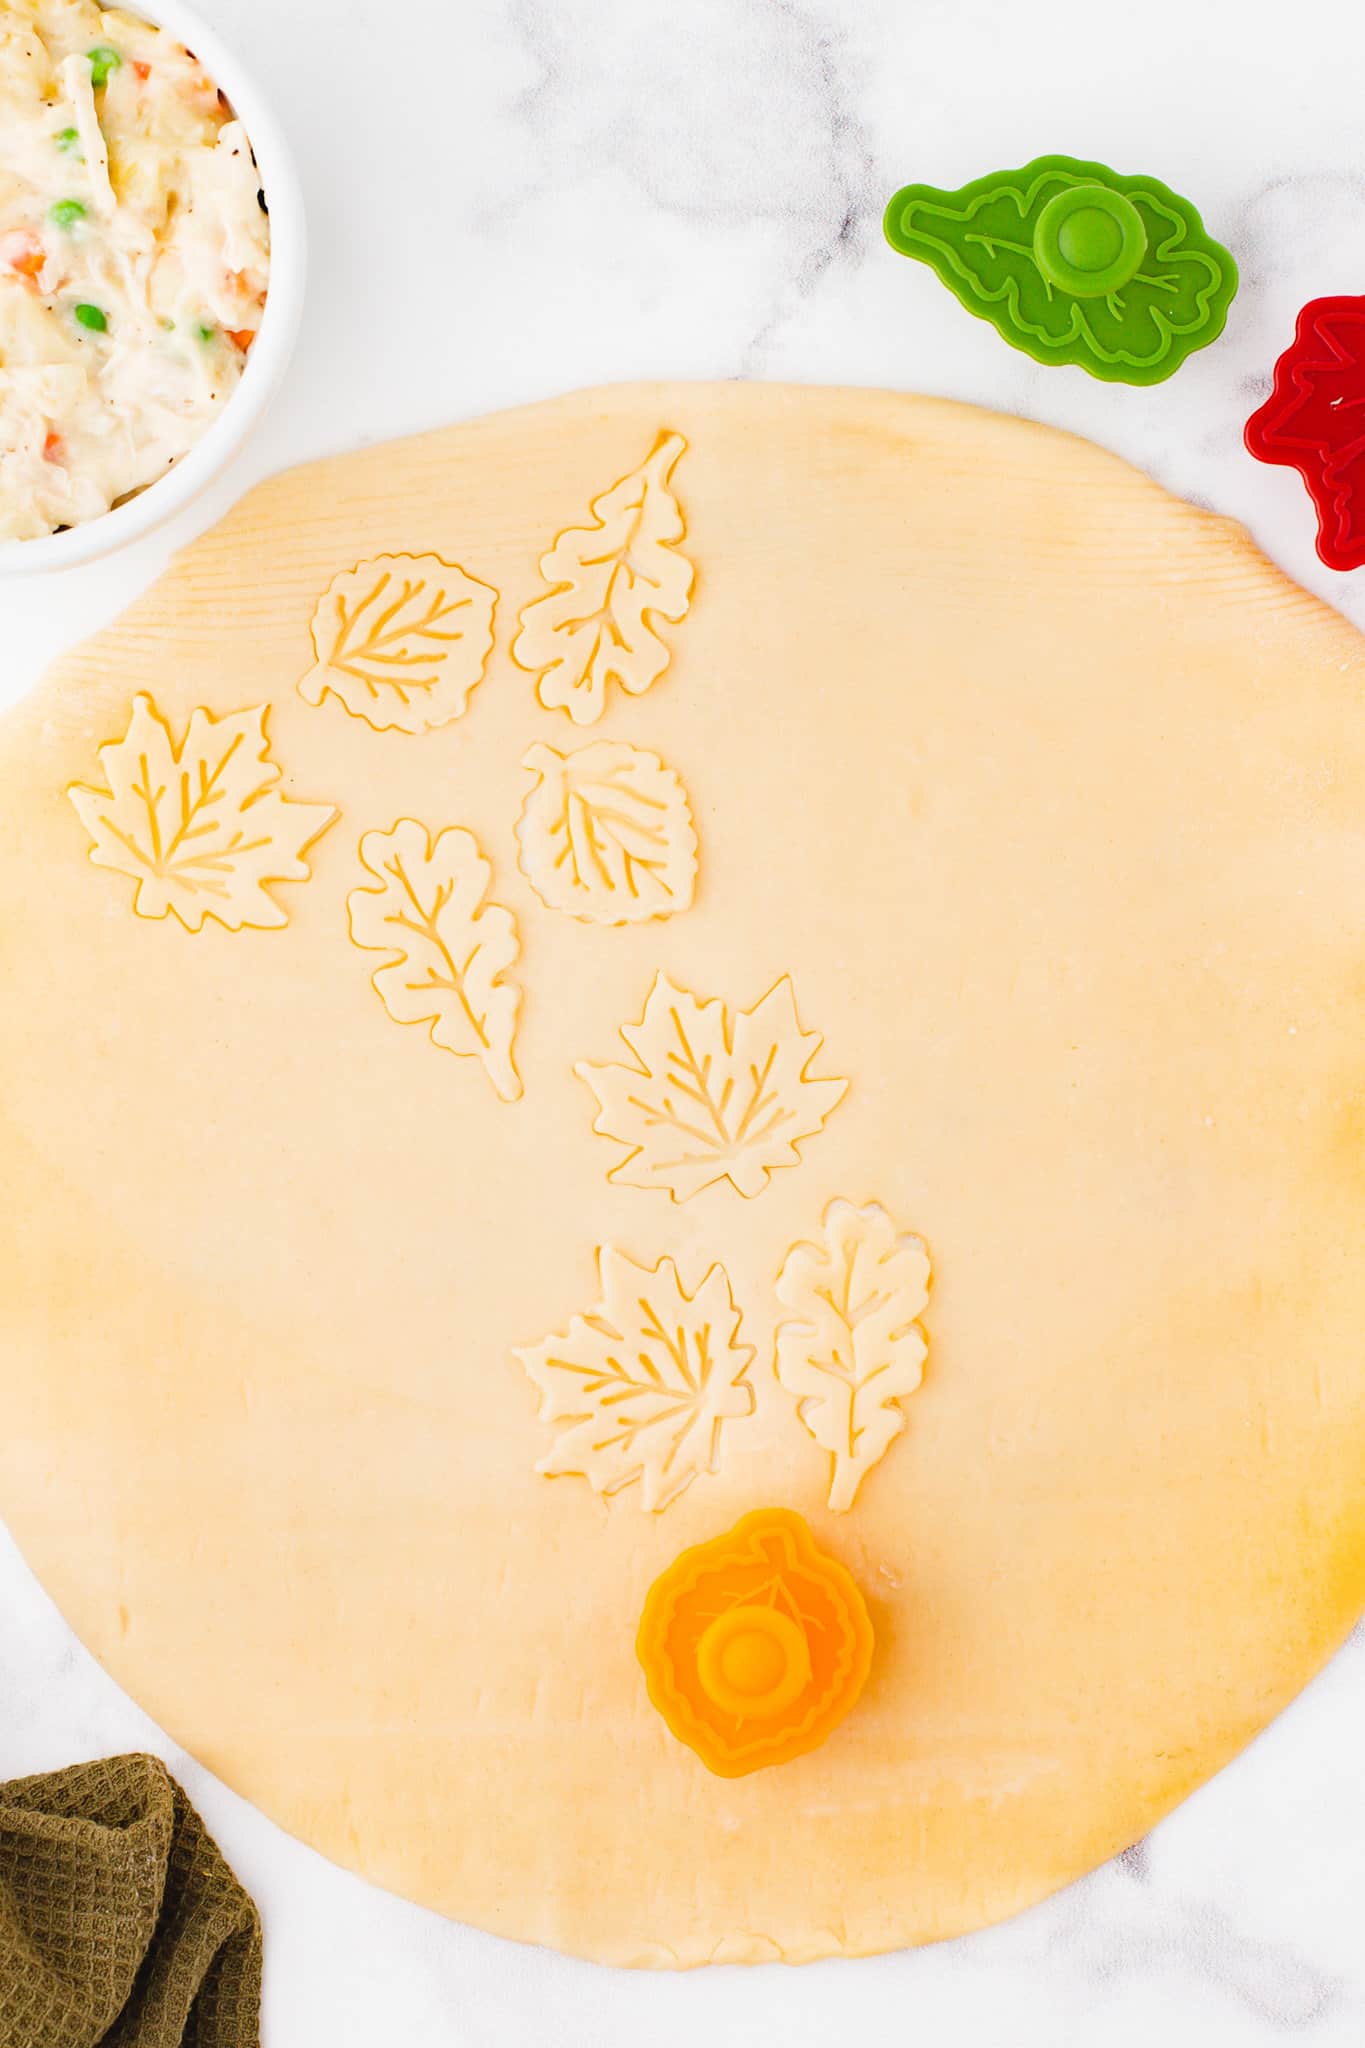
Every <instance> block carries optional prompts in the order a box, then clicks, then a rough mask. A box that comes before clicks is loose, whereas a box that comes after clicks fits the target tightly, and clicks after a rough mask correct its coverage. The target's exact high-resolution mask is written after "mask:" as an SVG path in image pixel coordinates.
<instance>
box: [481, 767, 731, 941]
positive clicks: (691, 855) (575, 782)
mask: <svg viewBox="0 0 1365 2048" xmlns="http://www.w3.org/2000/svg"><path fill="white" fill-rule="evenodd" d="M522 766H523V767H524V768H529V769H530V770H531V771H532V773H533V774H534V775H536V776H537V777H538V778H539V779H538V781H537V784H536V787H535V788H534V789H533V790H532V791H531V793H530V795H529V796H528V797H527V799H526V803H525V805H524V807H523V809H522V813H521V818H520V820H519V822H518V824H517V843H518V846H519V847H520V853H521V870H522V873H523V874H524V875H525V876H526V879H527V881H528V882H529V883H530V884H531V887H532V888H533V889H534V890H535V892H536V894H537V896H539V898H540V900H541V902H542V903H544V904H546V905H548V907H549V908H550V909H551V910H563V911H566V912H567V913H568V915H569V916H570V917H576V918H578V919H579V920H580V921H581V922H583V923H585V924H611V925H622V924H644V923H647V922H648V921H649V919H651V918H656V917H672V916H674V915H675V914H676V913H677V912H678V911H680V910H686V909H687V907H688V905H689V904H690V903H691V901H692V888H693V884H694V882H695V880H696V873H697V834H696V829H695V827H694V826H693V823H692V812H691V809H690V807H689V805H688V801H687V792H686V790H685V789H684V788H683V785H682V783H681V782H680V781H679V779H678V777H677V776H676V775H675V774H674V772H673V770H672V769H671V768H666V767H665V766H664V764H663V762H662V761H661V760H660V759H659V757H658V755H657V754H650V753H646V752H645V751H644V749H643V748H641V747H628V746H625V745H623V744H621V743H620V742H619V741H616V740H594V741H593V742H592V744H591V745H590V746H586V747H579V748H577V749H576V751H575V752H573V753H571V754H561V753H559V752H558V751H557V750H556V749H555V748H554V747H547V746H543V745H539V744H537V745H536V746H533V747H531V748H530V749H529V750H528V751H527V753H526V754H525V755H524V756H523V758H522Z"/></svg>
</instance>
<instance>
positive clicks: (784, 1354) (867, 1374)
mask: <svg viewBox="0 0 1365 2048" xmlns="http://www.w3.org/2000/svg"><path fill="white" fill-rule="evenodd" d="M777 1294H778V1299H779V1300H780V1301H781V1302H782V1304H783V1306H784V1308H789V1309H791V1310H793V1311H794V1312H795V1314H796V1316H797V1318H798V1320H797V1321H795V1322H788V1323H782V1324H780V1325H779V1327H778V1332H777V1377H778V1379H779V1381H780V1382H781V1384H782V1385H783V1386H784V1387H785V1388H786V1389H787V1391H788V1393H791V1394H795V1395H796V1397H797V1402H798V1408H797V1413H798V1414H799V1415H800V1417H801V1420H802V1422H803V1423H804V1424H805V1426H806V1428H807V1429H808V1430H809V1431H810V1433H811V1435H812V1436H813V1437H814V1439H815V1441H816V1443H817V1444H819V1445H820V1447H821V1449H822V1450H826V1451H828V1452H829V1453H830V1456H831V1458H832V1460H833V1468H832V1471H831V1475H830V1488H829V1504H830V1507H831V1508H832V1509H833V1510H834V1511H835V1513H836V1514H842V1513H843V1512H845V1511H846V1510H847V1509H848V1508H851V1507H852V1506H853V1503H854V1501H855V1500H856V1499H857V1495H858V1488H859V1487H860V1486H861V1485H862V1482H863V1480H864V1478H865V1477H866V1476H867V1474H868V1473H869V1472H870V1471H871V1470H872V1467H873V1466H874V1465H875V1464H876V1463H877V1462H878V1460H879V1459H881V1458H883V1457H884V1456H885V1455H886V1452H887V1451H888V1450H889V1449H890V1447H891V1445H892V1444H893V1443H894V1442H895V1440H896V1438H897V1437H898V1436H899V1435H900V1433H901V1431H902V1430H903V1429H904V1428H905V1412H904V1409H903V1408H902V1407H901V1403H902V1402H903V1401H904V1400H905V1399H906V1398H907V1397H908V1396H909V1395H910V1394H913V1393H914V1392H915V1389H916V1388H917V1387H918V1386H919V1384H920V1381H921V1379H922V1378H923V1376H924V1361H925V1358H926V1357H927V1355H928V1349H929V1347H928V1344H927V1342H926V1340H925V1335H924V1331H923V1329H922V1328H921V1327H920V1324H919V1322H918V1321H917V1320H916V1318H917V1317H918V1316H920V1315H921V1314H922V1313H923V1311H924V1309H925V1307H926V1306H927V1305H928V1301H929V1254H928V1252H927V1251H926V1250H925V1248H924V1245H923V1244H922V1243H921V1241H920V1240H919V1238H917V1237H903V1236H901V1235H899V1233H898V1232H897V1230H896V1226H895V1224H894V1223H893V1222H892V1220H891V1218H890V1216H889V1215H888V1214H887V1212H886V1210H885V1209H883V1208H882V1206H881V1204H880V1203H879V1202H869V1203H867V1205H866V1206H865V1207H864V1208H861V1209H860V1208H857V1207H855V1205H854V1204H853V1203H852V1202H843V1201H837V1202H831V1203H830V1205H829V1207H828V1208H827V1209H826V1211H825V1215H824V1224H823V1235H822V1237H821V1239H820V1241H819V1243H817V1244H798V1245H793V1247H792V1249H791V1250H790V1251H789V1252H788V1254H787V1257H786V1261H785V1263H784V1265H783V1267H782V1271H781V1273H780V1274H779V1276H778V1281H777Z"/></svg>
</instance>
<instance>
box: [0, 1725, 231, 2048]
mask: <svg viewBox="0 0 1365 2048" xmlns="http://www.w3.org/2000/svg"><path fill="white" fill-rule="evenodd" d="M260 2012H261V1923H260V1920H259V1918H258V1916H257V1913H256V1908H255V1906H254V1905H253V1904H252V1902H251V1900H250V1899H249V1898H248V1897H247V1894H246V1893H245V1892H244V1891H243V1890H242V1887H241V1886H240V1885H239V1884H238V1882H237V1880H236V1878H235V1877H234V1876H233V1874H232V1872H231V1871H230V1870H229V1869H228V1866H227V1864H226V1863H225V1862H224V1860H223V1856H222V1853H221V1851H220V1850H219V1849H218V1847H217V1845H216V1843H215V1842H214V1841H213V1840H212V1839H211V1837H210V1836H209V1834H208V1831H207V1830H206V1828H205V1826H204V1823H203V1822H202V1821H201V1820H200V1818H199V1816H198V1814H197V1813H196V1812H195V1810H194V1808H193V1807H192V1806H191V1805H190V1802H189V1800H188V1799H187V1798H186V1797H185V1795H184V1793H183V1792H182V1791H181V1789H180V1787H179V1786H178V1785H177V1784H176V1782H175V1780H174V1779H173V1778H172V1777H171V1775H170V1773H169V1772H168V1771H167V1769H166V1767H165V1765H164V1764H162V1763H160V1762H159V1761H158V1759H157V1758H156V1757H154V1756H118V1757H111V1758H109V1759H108V1760H107V1761H106V1762H103V1763H94V1764H74V1765H73V1766H72V1767H71V1768H70V1769H69V1770H65V1771H52V1772H49V1773H48V1774H46V1775H45V1776H43V1777H38V1778H16V1779H15V1780H14V1781H13V1782H12V1783H10V1784H7V1785H6V1784H0V2048H96V2044H97V2043H98V2044H100V2048H258V2044H259V2042H260V2037H261V2036H260Z"/></svg>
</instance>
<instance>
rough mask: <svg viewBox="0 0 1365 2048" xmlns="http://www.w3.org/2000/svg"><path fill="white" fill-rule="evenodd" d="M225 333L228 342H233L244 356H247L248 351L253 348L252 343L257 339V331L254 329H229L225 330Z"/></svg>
mask: <svg viewBox="0 0 1365 2048" xmlns="http://www.w3.org/2000/svg"><path fill="white" fill-rule="evenodd" d="M225 332H226V334H227V338H228V340H229V341H230V342H232V343H233V345H234V346H235V347H237V348H239V349H240V350H241V351H242V354H243V355H245V354H246V352H247V350H248V349H249V348H250V347H251V344H252V342H253V341H254V340H255V339H256V330H255V328H254V327H229V328H227V329H226V330H225Z"/></svg>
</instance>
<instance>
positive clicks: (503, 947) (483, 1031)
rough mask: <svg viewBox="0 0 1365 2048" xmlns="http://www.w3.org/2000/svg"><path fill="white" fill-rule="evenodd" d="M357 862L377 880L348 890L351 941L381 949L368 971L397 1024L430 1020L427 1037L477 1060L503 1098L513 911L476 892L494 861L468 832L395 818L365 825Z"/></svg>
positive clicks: (512, 986) (511, 1031) (512, 1014)
mask: <svg viewBox="0 0 1365 2048" xmlns="http://www.w3.org/2000/svg"><path fill="white" fill-rule="evenodd" d="M360 860H361V865H362V866H363V867H364V868H365V870H366V872H367V873H368V874H370V875H372V876H373V877H374V880H375V883H376V887H374V888H372V889H368V888H358V889H353V890H352V891H351V894H350V896H349V897H348V898H347V909H348V911H349V913H350V921H351V939H352V943H353V944H355V945H357V946H360V947H362V948H363V949H364V950H366V951H369V952H376V953H388V954H389V955H390V956H391V957H390V959H389V960H388V962H387V963H386V964H385V965H384V966H383V967H379V968H377V969H376V970H375V972H374V974H373V975H372V976H371V979H372V981H373V983H374V986H375V988H376V990H377V991H378V993H379V995H380V996H381V998H382V999H383V1003H384V1007H385V1009H386V1010H387V1011H388V1013H389V1015H390V1016H391V1017H392V1018H393V1019H394V1022H395V1023H398V1024H428V1023H429V1024H430V1026H431V1034H430V1035H431V1042H432V1044H433V1045H439V1046H440V1047H441V1048H442V1049H443V1050H444V1051H446V1052H453V1053H455V1054H457V1055H458V1056H459V1057H461V1058H463V1059H470V1058H473V1059H478V1060H480V1061H481V1062H482V1064H483V1066H484V1069H485V1071H486V1072H487V1074H488V1078H489V1080H490V1081H491V1082H492V1083H493V1086H494V1088H495V1089H496V1091H497V1093H498V1094H499V1095H500V1096H501V1097H502V1099H503V1101H504V1102H515V1101H516V1100H517V1098H518V1097H519V1096H520V1094H521V1092H522V1089H521V1077H520V1076H519V1074H518V1073H517V1070H516V1065H515V1062H514V1059H513V1054H512V1043H513V1039H514V1037H515V1034H516V1025H517V1007H518V1004H519V1003H520V1000H521V991H520V989H519V987H518V985H517V984H516V982H514V981H508V980H505V979H504V975H505V974H506V971H507V969H508V968H510V967H511V966H512V965H513V964H514V962H515V961H516V959H517V955H518V952H519V950H520V947H519V943H518V939H517V927H516V920H515V918H514V917H513V915H512V913H511V911H510V910H507V909H506V908H504V906H503V905H502V904H500V903H489V902H487V901H486V900H485V899H486V897H487V894H488V888H489V884H490V882H491V881H492V877H493V870H492V868H491V867H490V865H489V863H488V862H487V861H486V860H485V859H484V856H483V854H482V853H481V852H480V850H479V844H478V841H477V840H476V839H475V837H474V835H473V833H472V832H466V831H464V830H463V828H462V827H460V826H458V825H451V826H449V827H447V829H446V830H445V831H443V832H439V833H437V835H436V837H435V838H434V839H433V838H432V835H431V834H430V833H429V832H428V831H427V828H426V827H425V825H419V824H418V823H417V821H416V820H415V819H413V818H402V819H400V820H399V822H398V823H397V824H396V825H395V826H394V828H393V830H392V831H391V832H367V833H366V834H365V836H364V838H363V839H362V840H361V842H360Z"/></svg>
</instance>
